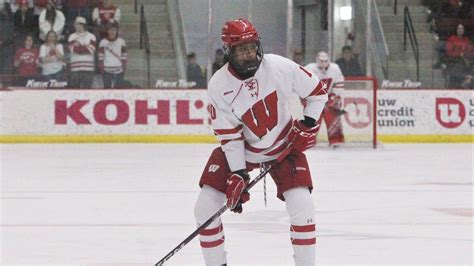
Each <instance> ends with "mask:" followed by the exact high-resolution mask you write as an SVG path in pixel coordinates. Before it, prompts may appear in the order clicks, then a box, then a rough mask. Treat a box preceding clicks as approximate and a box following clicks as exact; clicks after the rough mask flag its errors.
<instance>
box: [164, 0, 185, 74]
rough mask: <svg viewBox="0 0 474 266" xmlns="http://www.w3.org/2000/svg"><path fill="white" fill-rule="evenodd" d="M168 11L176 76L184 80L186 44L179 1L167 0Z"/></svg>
mask: <svg viewBox="0 0 474 266" xmlns="http://www.w3.org/2000/svg"><path fill="white" fill-rule="evenodd" d="M166 5H167V7H168V13H169V17H170V24H171V36H172V38H173V43H174V44H175V52H176V54H175V55H176V66H177V69H178V78H179V79H182V80H186V67H185V62H186V60H185V56H186V54H187V52H186V46H185V39H184V33H183V32H184V31H183V20H182V18H181V10H180V7H179V1H175V0H167V3H166Z"/></svg>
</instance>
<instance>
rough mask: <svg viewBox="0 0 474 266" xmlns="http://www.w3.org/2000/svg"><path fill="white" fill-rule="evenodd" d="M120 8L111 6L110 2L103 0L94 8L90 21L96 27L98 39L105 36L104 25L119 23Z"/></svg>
mask: <svg viewBox="0 0 474 266" xmlns="http://www.w3.org/2000/svg"><path fill="white" fill-rule="evenodd" d="M120 17H121V12H120V8H118V7H116V6H114V5H112V1H111V0H104V1H103V2H102V3H99V5H98V6H97V7H96V8H94V11H93V12H92V21H93V22H94V24H95V25H97V26H98V31H97V34H98V35H99V36H100V37H105V36H106V35H107V29H106V25H107V24H108V23H120Z"/></svg>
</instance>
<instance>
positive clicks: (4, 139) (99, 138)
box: [0, 135, 474, 143]
mask: <svg viewBox="0 0 474 266" xmlns="http://www.w3.org/2000/svg"><path fill="white" fill-rule="evenodd" d="M378 140H379V141H380V142H382V143H474V135H379V136H378ZM0 143H217V139H216V137H215V136H212V135H69V136H64V135H61V136H55V135H43V136H35V135H0Z"/></svg>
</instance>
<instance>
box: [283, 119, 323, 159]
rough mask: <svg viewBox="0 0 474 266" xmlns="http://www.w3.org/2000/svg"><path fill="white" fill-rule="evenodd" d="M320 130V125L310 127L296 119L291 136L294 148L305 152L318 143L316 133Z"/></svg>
mask: <svg viewBox="0 0 474 266" xmlns="http://www.w3.org/2000/svg"><path fill="white" fill-rule="evenodd" d="M313 121H314V120H313ZM318 131H319V125H316V126H314V127H308V126H306V125H305V124H304V122H303V121H298V120H295V121H294V122H293V128H292V129H291V133H290V136H289V140H290V143H291V144H292V145H293V149H294V150H297V151H299V152H303V151H305V150H307V149H309V148H311V147H313V146H314V145H316V134H317V133H318Z"/></svg>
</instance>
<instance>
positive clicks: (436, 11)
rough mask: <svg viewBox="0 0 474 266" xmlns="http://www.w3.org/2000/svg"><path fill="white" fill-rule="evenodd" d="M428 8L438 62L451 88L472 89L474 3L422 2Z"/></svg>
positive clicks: (462, 0)
mask: <svg viewBox="0 0 474 266" xmlns="http://www.w3.org/2000/svg"><path fill="white" fill-rule="evenodd" d="M423 4H425V5H426V6H427V7H428V18H427V22H428V23H430V31H431V32H432V33H433V34H434V36H435V40H436V53H437V60H438V61H437V62H436V63H435V64H434V66H433V68H434V69H442V70H443V73H444V75H445V76H446V78H447V87H448V88H466V89H473V88H474V82H473V76H474V63H473V62H474V49H473V45H472V43H473V41H474V1H471V0H423Z"/></svg>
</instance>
